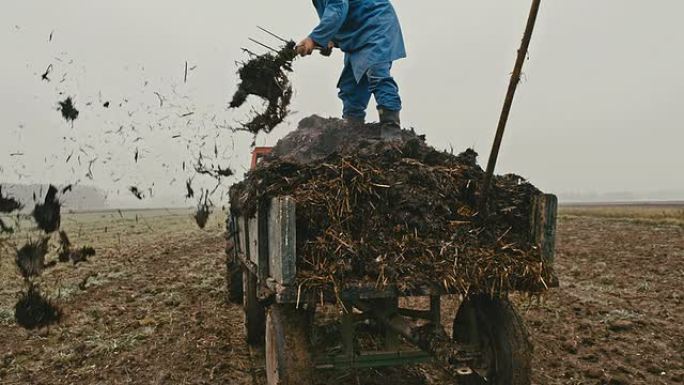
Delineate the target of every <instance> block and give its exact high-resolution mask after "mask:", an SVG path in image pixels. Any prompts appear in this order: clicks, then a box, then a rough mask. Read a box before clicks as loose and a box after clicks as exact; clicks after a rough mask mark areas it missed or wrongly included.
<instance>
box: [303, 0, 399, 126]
mask: <svg viewBox="0 0 684 385" xmlns="http://www.w3.org/2000/svg"><path fill="white" fill-rule="evenodd" d="M313 3H314V6H315V7H316V11H317V12H318V15H319V17H320V19H321V21H320V24H318V26H317V27H316V28H315V29H314V30H313V32H311V34H310V35H309V36H308V37H307V38H306V39H304V40H302V41H301V42H300V43H299V44H298V45H297V48H296V49H297V53H298V54H300V55H301V56H308V55H311V53H312V52H313V51H314V49H316V48H323V47H327V48H329V49H332V48H333V47H338V48H340V49H341V50H342V51H344V52H345V57H344V70H343V71H342V76H341V77H340V80H339V82H338V84H337V87H338V88H339V94H338V95H339V97H340V99H342V103H343V105H344V110H343V117H344V119H345V120H346V121H347V122H349V123H356V124H359V123H363V122H364V120H365V117H366V108H368V102H369V101H370V97H371V94H372V95H373V96H374V97H375V101H376V102H377V105H378V114H379V116H380V123H381V126H382V127H387V128H391V129H393V130H396V129H398V128H400V120H399V111H401V98H400V97H399V87H398V86H397V83H396V82H395V81H394V79H393V78H392V75H391V74H390V70H391V69H392V62H393V61H395V60H398V59H401V58H404V57H406V50H405V48H404V38H403V36H402V33H401V26H400V25H399V19H398V18H397V14H396V13H395V11H394V7H392V4H391V3H390V0H313Z"/></svg>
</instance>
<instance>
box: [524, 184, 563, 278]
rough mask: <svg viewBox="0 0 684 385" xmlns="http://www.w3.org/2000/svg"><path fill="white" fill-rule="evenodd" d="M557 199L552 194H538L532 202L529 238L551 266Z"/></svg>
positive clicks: (554, 250) (553, 255)
mask: <svg viewBox="0 0 684 385" xmlns="http://www.w3.org/2000/svg"><path fill="white" fill-rule="evenodd" d="M557 216H558V198H557V197H556V196H555V195H552V194H540V195H538V196H536V197H535V198H534V199H533V200H532V215H531V216H530V220H531V226H530V236H531V239H532V241H533V242H535V243H536V244H537V245H539V247H541V252H542V257H543V258H544V260H545V261H546V263H547V264H549V265H551V266H552V265H553V262H554V259H555V254H556V220H557Z"/></svg>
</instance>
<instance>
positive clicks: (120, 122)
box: [0, 0, 684, 203]
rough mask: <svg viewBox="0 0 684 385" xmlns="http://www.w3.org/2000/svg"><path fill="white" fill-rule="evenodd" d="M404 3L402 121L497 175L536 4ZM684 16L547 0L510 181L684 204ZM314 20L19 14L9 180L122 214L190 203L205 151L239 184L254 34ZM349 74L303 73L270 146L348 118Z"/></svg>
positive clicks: (88, 5)
mask: <svg viewBox="0 0 684 385" xmlns="http://www.w3.org/2000/svg"><path fill="white" fill-rule="evenodd" d="M394 5H395V7H396V9H397V12H398V14H399V17H400V19H401V22H402V25H403V29H404V34H405V40H406V44H407V49H408V55H409V57H408V58H407V59H404V60H402V61H400V62H398V63H397V64H396V66H395V71H394V75H395V77H396V79H397V81H398V83H399V86H400V89H401V94H402V96H403V99H404V105H405V109H404V111H403V123H404V125H405V126H412V127H415V128H416V130H418V131H420V132H422V133H425V134H426V135H427V138H428V141H429V143H430V144H432V145H434V146H436V147H438V148H440V149H443V148H450V147H453V148H454V150H456V151H460V150H463V149H465V148H467V147H474V148H475V149H476V150H477V151H478V152H479V153H480V155H481V158H480V159H481V162H482V163H484V162H485V161H486V159H487V156H488V152H489V148H490V146H491V140H492V138H493V134H494V129H495V126H496V123H497V120H498V116H499V112H500V109H501V104H502V101H503V98H504V94H505V90H506V87H507V84H508V77H509V73H510V72H511V69H512V66H513V62H514V59H515V53H516V49H517V47H518V46H519V43H520V38H521V36H522V31H523V28H524V24H525V20H526V17H527V14H528V12H529V6H530V1H529V0H506V1H502V0H478V1H453V0H449V1H447V0H443V1H441V0H440V1H437V0H432V1H417V0H395V1H394ZM682 15H684V2H682V1H681V0H658V1H642V0H599V1H597V0H545V1H544V2H543V4H542V9H541V13H540V16H539V21H538V27H537V30H536V31H535V36H534V38H533V41H532V46H531V51H530V57H529V60H528V61H527V62H526V67H525V81H524V82H523V83H522V84H521V87H520V88H519V90H518V95H517V98H516V101H515V104H514V108H513V113H512V115H511V119H510V123H509V127H508V131H507V133H506V136H505V138H504V144H503V147H502V152H501V156H500V163H499V166H498V169H497V171H498V172H500V173H501V172H515V173H517V174H521V175H523V176H525V177H528V178H529V179H530V180H531V182H532V183H534V184H536V185H538V186H539V187H540V188H542V189H544V190H546V191H550V192H557V193H568V192H583V193H591V192H598V193H602V192H613V191H632V192H635V193H637V194H642V195H643V196H647V195H648V194H649V193H652V192H656V191H669V192H670V196H671V198H684V173H683V172H682V169H683V168H684V153H683V152H682V145H683V144H684V124H683V123H682V118H681V111H682V110H683V109H684V70H682V69H683V68H684V51H683V50H682V47H684V24H682V22H681V16H682ZM316 22H317V16H316V14H315V11H314V9H313V7H312V5H311V1H310V0H287V1H282V0H253V1H235V0H196V1H180V0H144V1H143V0H117V1H107V2H105V1H100V0H63V1H59V2H57V1H48V0H24V1H12V2H7V4H4V6H3V11H2V12H1V13H0V47H1V48H2V60H0V112H1V113H0V132H1V136H0V181H2V182H41V183H45V182H52V183H72V182H78V183H83V184H94V185H98V186H101V187H103V188H105V189H107V190H108V191H110V199H112V200H115V201H116V200H126V199H130V197H129V195H128V193H127V192H126V191H125V190H126V189H127V187H128V186H130V185H137V186H140V187H141V188H142V189H149V188H152V189H153V193H154V194H156V196H157V197H156V199H157V201H156V202H157V203H158V202H160V200H165V199H168V197H170V196H173V197H178V198H179V200H180V201H181V202H182V196H183V195H184V193H185V181H186V179H188V178H190V177H192V176H193V174H194V173H193V172H192V171H191V170H189V169H188V167H187V166H188V165H189V164H190V163H192V162H194V161H195V160H196V158H197V156H198V154H199V152H200V151H201V152H202V153H203V155H205V156H206V157H207V158H216V159H211V161H213V162H217V163H220V164H221V165H224V166H227V165H230V166H231V167H233V168H234V169H236V170H237V171H240V172H241V171H243V170H244V169H245V168H246V167H247V165H248V153H249V144H250V143H251V138H250V137H249V135H244V134H241V135H234V134H233V133H232V132H231V131H230V130H229V129H228V128H227V126H235V125H236V124H237V122H239V121H241V120H244V117H245V115H246V113H247V112H248V111H244V110H243V111H240V112H238V113H236V112H233V111H228V110H226V105H227V103H228V100H229V99H230V97H231V96H232V93H233V92H234V91H235V86H236V75H235V70H236V64H235V61H236V60H240V59H243V58H244V57H245V55H244V54H243V53H242V52H241V50H240V48H241V47H247V48H250V49H253V50H255V51H259V52H263V50H260V49H259V47H257V46H255V45H254V44H252V43H250V42H249V40H248V37H255V38H258V39H260V40H263V41H264V42H267V43H270V44H272V45H277V41H274V40H273V39H271V38H269V37H268V36H267V35H264V34H263V33H260V32H259V31H258V30H257V29H256V26H257V25H263V26H266V27H268V28H270V29H272V30H273V31H275V32H277V33H279V34H281V35H283V36H286V37H292V38H294V39H299V38H301V37H303V36H305V35H306V34H308V32H309V31H310V30H311V29H312V28H313V27H314V26H315V24H316ZM51 33H52V34H53V35H52V41H48V40H49V36H50V34H51ZM186 61H187V62H188V65H189V68H191V69H192V70H191V71H189V74H188V79H187V83H184V81H183V80H184V79H183V77H184V67H185V62H186ZM341 61H342V55H341V54H340V53H339V52H337V53H336V54H335V55H334V56H333V57H332V58H330V59H325V58H322V57H320V56H313V57H311V58H307V59H305V60H301V61H298V62H297V63H296V66H295V68H296V74H295V75H294V76H293V82H294V86H295V89H296V95H295V99H294V107H293V109H294V110H295V111H296V113H295V114H293V115H292V116H291V117H290V118H289V119H288V121H287V122H286V123H285V124H283V125H282V126H280V127H278V128H277V129H276V130H275V132H274V133H273V134H272V135H270V136H260V137H259V138H257V144H259V145H270V144H274V143H275V142H276V141H277V139H278V138H280V137H282V136H283V135H285V134H286V133H287V132H289V131H291V130H292V129H293V128H294V127H295V126H296V122H297V121H299V120H300V119H301V118H303V117H305V116H308V115H310V114H314V113H316V114H321V115H324V116H338V115H339V114H340V110H341V105H340V102H339V101H338V99H337V96H336V94H337V92H336V89H335V84H336V80H337V78H338V76H339V73H340V71H341V67H342V63H341ZM50 64H51V65H52V69H51V73H50V75H49V78H50V79H51V81H50V82H46V81H43V80H41V79H40V75H41V74H42V73H43V72H45V70H46V68H47V67H48V65H50ZM155 92H158V93H159V95H161V97H162V98H163V101H164V105H163V106H160V100H159V98H158V97H157V95H156V94H155ZM66 96H72V97H74V98H75V100H76V106H77V108H79V109H80V110H81V115H80V117H79V119H78V120H76V121H75V123H74V124H73V127H72V125H71V124H68V123H66V122H65V121H64V120H63V119H62V118H61V116H60V114H59V112H58V111H57V102H58V101H59V100H62V99H64V98H65V97H66ZM106 101H109V102H110V107H109V108H105V107H104V106H103V103H104V102H106ZM88 104H89V105H88ZM371 108H373V107H371ZM190 112H194V114H193V115H190V116H187V117H181V116H180V115H183V114H185V113H190ZM370 116H371V117H372V118H375V116H376V114H375V112H374V111H373V110H372V109H371V111H370ZM122 127H123V128H122ZM179 135H180V136H179ZM136 139H137V141H136ZM203 142H204V143H205V144H204V145H203V144H202V143H203ZM215 144H216V149H217V150H218V156H215V155H214V145H215ZM136 150H137V151H138V153H139V160H138V162H137V163H136V162H135V159H134V154H135V152H136ZM69 155H71V157H69ZM67 158H69V161H68V162H67V161H66V160H67ZM183 161H185V162H186V163H187V164H186V170H185V171H184V170H183V168H182V162H183ZM79 162H80V163H79ZM89 167H90V169H91V171H92V173H91V174H92V179H91V178H90V177H87V176H86V174H87V173H88V171H89ZM193 183H196V185H197V187H198V188H199V187H200V186H206V187H213V185H212V182H211V181H209V180H202V179H200V178H196V179H195V180H193ZM225 183H226V185H228V184H230V183H231V181H225ZM153 184H154V185H153ZM162 196H164V197H162ZM167 196H168V197H167ZM216 199H220V198H216ZM147 202H155V201H154V200H150V201H147Z"/></svg>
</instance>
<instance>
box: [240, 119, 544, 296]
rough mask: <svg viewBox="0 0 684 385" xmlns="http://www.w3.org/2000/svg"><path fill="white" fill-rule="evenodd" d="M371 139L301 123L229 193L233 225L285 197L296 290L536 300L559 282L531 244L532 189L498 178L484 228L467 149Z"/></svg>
mask: <svg viewBox="0 0 684 385" xmlns="http://www.w3.org/2000/svg"><path fill="white" fill-rule="evenodd" d="M374 130H377V126H373V125H360V126H346V125H345V124H344V123H343V122H342V121H340V120H339V119H323V118H320V117H317V116H313V117H310V118H307V119H304V120H303V121H302V122H301V123H300V125H299V128H298V129H297V130H296V131H294V132H292V133H291V134H289V135H288V136H287V137H285V138H284V139H283V140H281V141H280V142H279V143H278V145H277V146H276V147H275V148H274V150H273V153H272V154H271V156H269V157H267V158H266V159H265V160H264V161H262V163H261V164H260V165H259V167H258V168H257V169H256V170H254V171H252V172H250V173H248V174H247V176H246V178H245V180H244V181H242V182H240V183H238V184H236V185H234V186H233V187H232V188H231V192H230V196H231V209H232V210H233V211H234V212H236V213H237V214H240V215H252V214H253V213H254V212H255V210H256V209H255V208H256V206H257V202H259V200H260V199H262V198H270V197H275V196H280V195H290V196H292V197H293V198H294V200H295V201H296V205H297V206H296V210H297V254H298V260H297V281H298V282H297V284H298V285H301V286H300V287H301V288H303V289H304V290H329V289H336V290H339V289H342V288H344V287H345V286H348V285H359V284H363V285H369V284H370V285H375V287H378V288H386V287H396V288H397V289H399V290H400V291H406V292H409V291H411V290H412V289H416V288H424V287H426V286H428V287H433V288H439V289H444V290H448V291H450V292H457V293H468V292H483V293H491V294H495V293H505V292H510V291H522V292H529V293H538V292H542V291H544V290H545V289H546V288H547V287H548V286H551V285H553V284H554V283H555V282H556V278H555V275H554V273H553V271H552V270H551V267H550V266H547V265H546V264H545V263H543V260H542V256H541V252H540V250H539V248H538V247H537V245H535V244H533V243H532V242H531V240H530V237H529V232H530V218H529V216H530V206H531V201H532V199H533V197H534V196H535V195H537V194H540V193H541V192H540V191H539V190H537V189H536V188H535V187H534V186H532V185H531V184H529V183H527V182H526V181H525V180H524V179H522V178H521V177H518V176H516V175H504V176H497V177H496V178H495V181H494V184H493V186H492V190H491V196H490V198H489V213H488V216H487V217H486V218H483V216H482V215H479V214H478V212H477V211H476V208H477V202H478V199H479V187H480V182H481V181H482V179H483V176H484V171H483V170H482V168H480V166H478V164H477V154H476V153H475V152H474V151H473V150H467V151H465V152H463V153H462V154H460V155H457V156H456V155H453V154H450V153H446V152H441V151H437V150H435V149H434V148H432V147H430V146H428V145H427V144H426V143H425V141H424V137H421V136H418V135H416V134H415V133H413V132H411V131H403V133H402V138H401V139H400V140H396V141H390V142H388V141H378V140H374V139H372V137H373V136H374V132H373V131H374Z"/></svg>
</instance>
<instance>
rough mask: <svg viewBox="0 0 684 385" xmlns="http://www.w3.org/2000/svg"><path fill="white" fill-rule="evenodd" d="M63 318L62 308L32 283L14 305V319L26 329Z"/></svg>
mask: <svg viewBox="0 0 684 385" xmlns="http://www.w3.org/2000/svg"><path fill="white" fill-rule="evenodd" d="M61 318H62V312H61V310H60V309H59V308H58V307H57V306H56V305H54V304H52V302H50V301H49V300H48V299H46V298H44V297H43V296H42V294H41V293H40V290H39V289H38V287H37V286H35V285H33V284H31V285H30V286H29V288H28V290H27V291H26V292H25V293H22V295H21V297H20V298H19V301H17V304H16V305H15V306H14V319H15V321H16V322H17V324H18V325H19V326H21V327H23V328H25V329H29V330H33V329H38V328H42V327H46V326H50V325H53V324H55V323H57V322H59V320H60V319H61Z"/></svg>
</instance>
